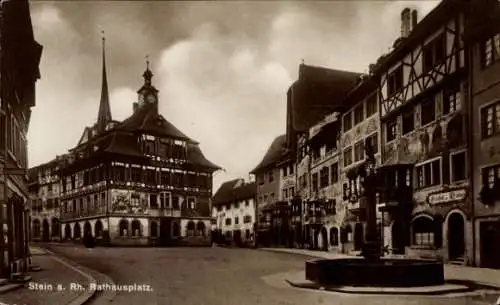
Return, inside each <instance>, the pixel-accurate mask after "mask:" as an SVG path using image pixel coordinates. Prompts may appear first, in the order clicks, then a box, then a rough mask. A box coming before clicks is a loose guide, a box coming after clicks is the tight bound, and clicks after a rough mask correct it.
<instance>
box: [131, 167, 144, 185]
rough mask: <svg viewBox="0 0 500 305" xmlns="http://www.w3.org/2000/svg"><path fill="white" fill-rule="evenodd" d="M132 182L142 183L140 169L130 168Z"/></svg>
mask: <svg viewBox="0 0 500 305" xmlns="http://www.w3.org/2000/svg"><path fill="white" fill-rule="evenodd" d="M131 174H132V182H141V181H142V179H141V178H142V169H141V168H140V167H132V168H131Z"/></svg>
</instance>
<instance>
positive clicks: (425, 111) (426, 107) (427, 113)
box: [420, 97, 436, 126]
mask: <svg viewBox="0 0 500 305" xmlns="http://www.w3.org/2000/svg"><path fill="white" fill-rule="evenodd" d="M420 112H421V122H420V123H421V126H424V125H427V124H429V123H431V122H433V121H434V120H435V119H436V107H435V105H434V97H429V98H426V99H424V100H423V101H422V110H421V111H420Z"/></svg>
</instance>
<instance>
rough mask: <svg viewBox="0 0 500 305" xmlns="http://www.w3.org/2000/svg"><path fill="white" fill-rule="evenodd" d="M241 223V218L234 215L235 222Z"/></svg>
mask: <svg viewBox="0 0 500 305" xmlns="http://www.w3.org/2000/svg"><path fill="white" fill-rule="evenodd" d="M239 223H240V219H239V218H238V216H236V217H234V224H235V225H237V224H239Z"/></svg>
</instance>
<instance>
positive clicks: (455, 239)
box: [448, 213, 465, 260]
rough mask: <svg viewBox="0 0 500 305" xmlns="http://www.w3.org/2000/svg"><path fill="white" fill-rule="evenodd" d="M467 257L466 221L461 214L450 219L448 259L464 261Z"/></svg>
mask: <svg viewBox="0 0 500 305" xmlns="http://www.w3.org/2000/svg"><path fill="white" fill-rule="evenodd" d="M464 256H465V219H464V217H463V216H462V215H461V214H460V213H453V214H451V215H450V216H449V217H448V258H449V260H463V259H464Z"/></svg>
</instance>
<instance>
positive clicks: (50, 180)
mask: <svg viewBox="0 0 500 305" xmlns="http://www.w3.org/2000/svg"><path fill="white" fill-rule="evenodd" d="M61 163H62V157H57V158H56V159H54V160H52V161H50V162H47V163H44V164H41V165H38V166H36V167H32V168H30V169H29V171H28V177H29V182H28V190H29V193H30V216H31V241H42V242H48V241H60V240H61V222H60V219H61V216H60V209H59V198H60V196H61V179H60V176H59V170H60V165H61Z"/></svg>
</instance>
